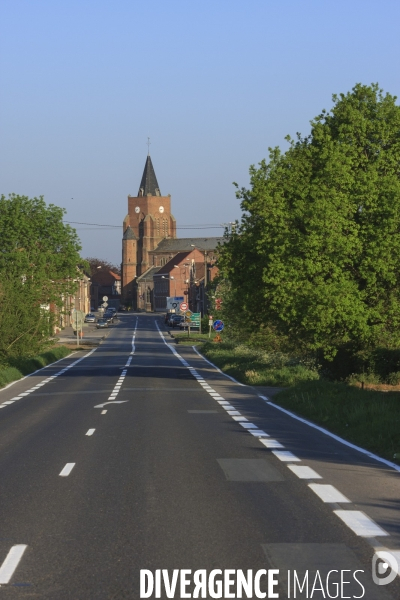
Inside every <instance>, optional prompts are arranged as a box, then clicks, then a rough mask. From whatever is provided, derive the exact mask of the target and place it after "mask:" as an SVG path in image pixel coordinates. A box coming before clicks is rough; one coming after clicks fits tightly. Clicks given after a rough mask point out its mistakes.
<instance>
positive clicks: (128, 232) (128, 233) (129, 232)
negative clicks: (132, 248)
mask: <svg viewBox="0 0 400 600" xmlns="http://www.w3.org/2000/svg"><path fill="white" fill-rule="evenodd" d="M122 239H123V240H136V239H137V238H136V235H135V232H134V231H133V229H132V227H131V226H130V225H128V227H127V228H126V229H125V233H124V237H123V238H122Z"/></svg>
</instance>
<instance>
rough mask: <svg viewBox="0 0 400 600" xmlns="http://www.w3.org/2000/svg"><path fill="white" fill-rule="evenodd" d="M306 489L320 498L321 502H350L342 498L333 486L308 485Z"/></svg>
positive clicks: (344, 497) (321, 484)
mask: <svg viewBox="0 0 400 600" xmlns="http://www.w3.org/2000/svg"><path fill="white" fill-rule="evenodd" d="M308 487H309V488H310V489H312V491H313V492H315V494H317V496H319V497H320V498H321V500H322V502H350V500H349V499H348V498H346V496H343V494H342V493H341V492H339V490H337V489H336V488H335V487H334V486H333V485H328V484H323V483H309V484H308Z"/></svg>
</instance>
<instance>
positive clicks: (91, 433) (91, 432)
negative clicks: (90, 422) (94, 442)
mask: <svg viewBox="0 0 400 600" xmlns="http://www.w3.org/2000/svg"><path fill="white" fill-rule="evenodd" d="M95 431H96V430H95V429H88V430H87V432H86V434H85V435H93V434H94V432H95Z"/></svg>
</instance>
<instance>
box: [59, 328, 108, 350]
mask: <svg viewBox="0 0 400 600" xmlns="http://www.w3.org/2000/svg"><path fill="white" fill-rule="evenodd" d="M87 325H88V326H87V327H84V328H83V338H79V345H81V344H82V345H85V346H98V345H99V344H100V343H101V341H102V340H104V339H105V338H106V337H107V336H108V335H109V333H110V332H111V329H112V328H111V327H110V328H109V329H96V325H95V324H94V323H88V324H87ZM55 337H56V338H58V341H59V342H60V344H76V335H75V334H74V330H73V329H72V327H65V329H63V330H62V331H60V332H59V333H56V334H55Z"/></svg>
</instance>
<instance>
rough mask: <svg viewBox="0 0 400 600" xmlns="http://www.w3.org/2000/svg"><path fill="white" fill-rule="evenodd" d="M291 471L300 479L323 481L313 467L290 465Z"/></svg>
mask: <svg viewBox="0 0 400 600" xmlns="http://www.w3.org/2000/svg"><path fill="white" fill-rule="evenodd" d="M288 467H289V469H290V470H291V471H292V472H293V473H294V474H295V475H297V477H298V478H299V479H322V477H321V475H318V473H317V472H316V471H314V469H312V468H311V467H301V466H299V465H288Z"/></svg>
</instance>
